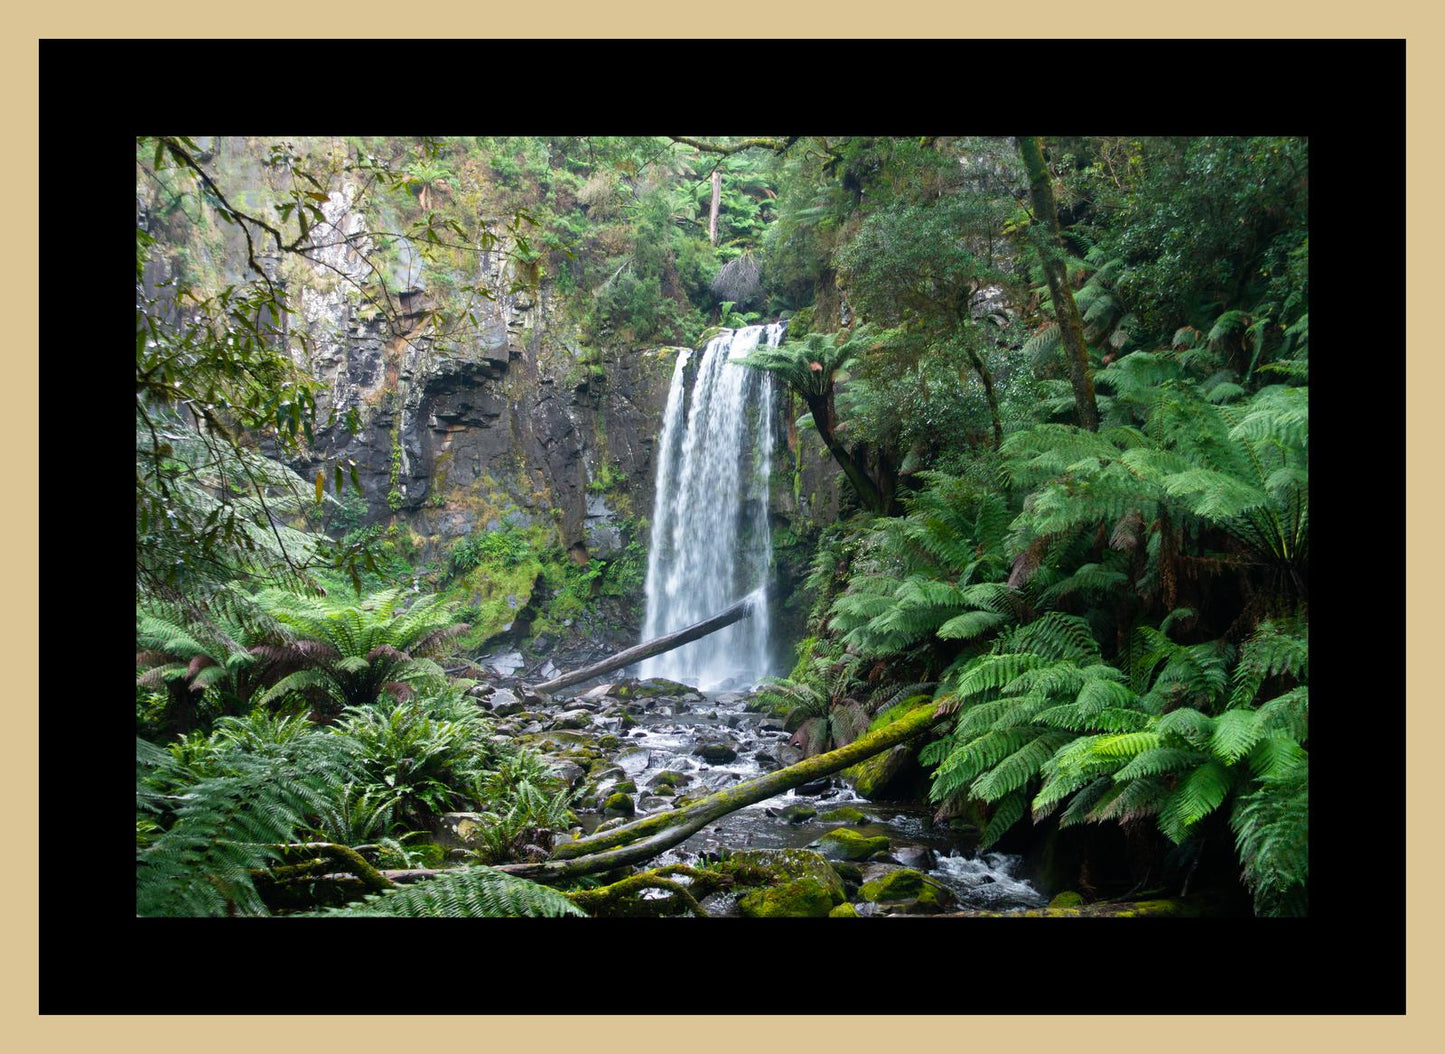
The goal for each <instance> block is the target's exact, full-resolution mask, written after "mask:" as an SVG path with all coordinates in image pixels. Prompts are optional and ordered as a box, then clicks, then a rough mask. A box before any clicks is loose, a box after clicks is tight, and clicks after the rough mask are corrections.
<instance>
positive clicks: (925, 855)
mask: <svg viewBox="0 0 1445 1054" xmlns="http://www.w3.org/2000/svg"><path fill="white" fill-rule="evenodd" d="M888 855H889V856H891V857H893V859H894V860H897V861H898V862H899V863H900V864H902V865H903V866H904V867H911V868H914V869H916V870H918V871H932V870H933V869H934V867H936V866H937V865H938V858H937V857H936V856H935V855H934V852H933V850H932V849H929V848H928V847H927V846H924V845H896V846H894V847H893V848H892V849H891V850H890V851H889V854H888Z"/></svg>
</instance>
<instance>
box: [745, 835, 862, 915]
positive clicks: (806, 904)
mask: <svg viewBox="0 0 1445 1054" xmlns="http://www.w3.org/2000/svg"><path fill="white" fill-rule="evenodd" d="M723 867H724V868H725V869H726V870H728V871H729V872H731V873H732V874H733V876H734V880H735V881H736V882H737V883H738V886H739V887H740V888H744V887H761V888H750V889H748V891H747V892H745V893H743V894H742V895H741V896H740V897H739V898H738V910H739V911H741V912H742V914H743V915H745V916H747V917H749V918H799V917H801V918H823V917H826V916H827V914H828V912H830V911H831V910H832V909H833V908H834V906H835V905H838V904H841V903H842V902H843V900H844V891H843V880H842V879H841V878H839V877H838V873H837V872H836V871H835V870H833V867H832V865H830V864H829V863H828V861H827V860H826V859H824V858H823V857H822V856H821V855H820V854H818V853H813V852H809V851H808V850H806V849H745V850H741V851H739V852H735V853H733V854H732V855H731V856H730V857H729V858H728V859H727V861H726V862H725V863H724V864H723Z"/></svg>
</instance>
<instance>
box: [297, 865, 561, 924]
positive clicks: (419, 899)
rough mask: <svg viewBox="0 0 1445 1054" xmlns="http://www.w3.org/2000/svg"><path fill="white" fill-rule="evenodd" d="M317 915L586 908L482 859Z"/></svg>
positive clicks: (532, 913)
mask: <svg viewBox="0 0 1445 1054" xmlns="http://www.w3.org/2000/svg"><path fill="white" fill-rule="evenodd" d="M318 914H321V915H328V916H334V915H343V916H346V917H349V918H357V917H367V918H377V917H385V918H468V919H476V918H514V917H518V916H527V917H537V916H544V917H557V916H560V915H580V916H583V917H585V916H586V912H584V911H582V909H581V908H578V907H576V906H575V905H573V903H572V902H571V901H570V900H568V899H567V898H566V896H564V895H563V894H561V893H558V892H557V891H556V890H554V889H549V888H547V887H546V886H542V885H538V884H537V883H536V882H529V881H528V880H527V879H524V878H515V877H513V876H511V875H508V874H506V873H504V872H501V871H496V870H494V869H492V868H490V867H484V866H482V865H479V864H478V865H473V866H471V867H467V868H458V869H457V870H455V871H450V872H448V873H447V874H444V875H438V876H437V877H436V878H432V879H429V880H427V881H426V882H420V883H416V884H414V885H410V886H402V887H400V888H398V889H395V890H389V891H388V892H386V893H381V894H374V895H372V896H369V897H367V898H366V899H365V900H364V901H362V902H361V903H359V904H353V905H348V906H347V907H344V908H332V909H330V910H327V911H323V912H319V913H318Z"/></svg>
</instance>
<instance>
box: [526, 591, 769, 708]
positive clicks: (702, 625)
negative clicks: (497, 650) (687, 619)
mask: <svg viewBox="0 0 1445 1054" xmlns="http://www.w3.org/2000/svg"><path fill="white" fill-rule="evenodd" d="M756 600H757V595H756V594H749V595H748V596H745V597H743V599H741V600H739V601H738V602H737V603H736V604H733V605H731V606H730V607H727V608H724V609H723V610H722V611H719V612H718V613H717V614H716V615H714V616H712V618H707V619H703V620H702V621H701V622H694V623H693V624H692V625H691V626H687V627H685V628H684V629H680V630H678V631H677V632H676V633H668V634H666V635H664V636H661V637H654V638H652V640H649V641H643V642H642V643H641V644H637V645H634V646H633V647H631V648H627V649H625V650H623V651H619V652H617V653H616V654H614V655H613V656H611V657H610V658H606V659H603V660H602V661H601V662H594V663H593V664H592V665H591V666H584V667H582V669H580V670H573V671H572V672H571V673H564V674H562V676H560V677H553V678H552V679H551V680H550V681H543V682H542V683H541V684H538V685H535V686H533V691H538V692H555V691H556V690H557V689H558V688H566V687H567V686H568V685H569V684H577V683H579V682H581V681H586V680H589V679H590V678H593V677H600V676H602V674H604V673H611V672H612V671H613V670H620V669H622V667H624V666H631V665H632V664H633V663H634V662H640V661H641V660H643V659H650V658H652V657H653V656H654V655H661V654H662V653H663V652H665V651H672V649H673V648H680V647H682V646H683V645H684V644H691V643H692V642H693V641H695V640H697V639H698V638H700V637H706V636H707V635H708V634H709V633H716V632H717V631H718V630H720V629H723V628H724V627H727V626H731V625H732V624H733V623H734V622H737V621H738V620H739V619H745V618H747V617H749V616H750V615H751V614H752V613H753V603H754V602H755V601H756Z"/></svg>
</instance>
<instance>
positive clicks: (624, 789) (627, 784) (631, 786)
mask: <svg viewBox="0 0 1445 1054" xmlns="http://www.w3.org/2000/svg"><path fill="white" fill-rule="evenodd" d="M612 789H613V790H614V791H616V792H618V793H620V794H636V793H637V784H636V783H633V782H632V781H631V780H623V781H622V782H621V783H618V784H617V785H615V786H614V787H613V788H612Z"/></svg>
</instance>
